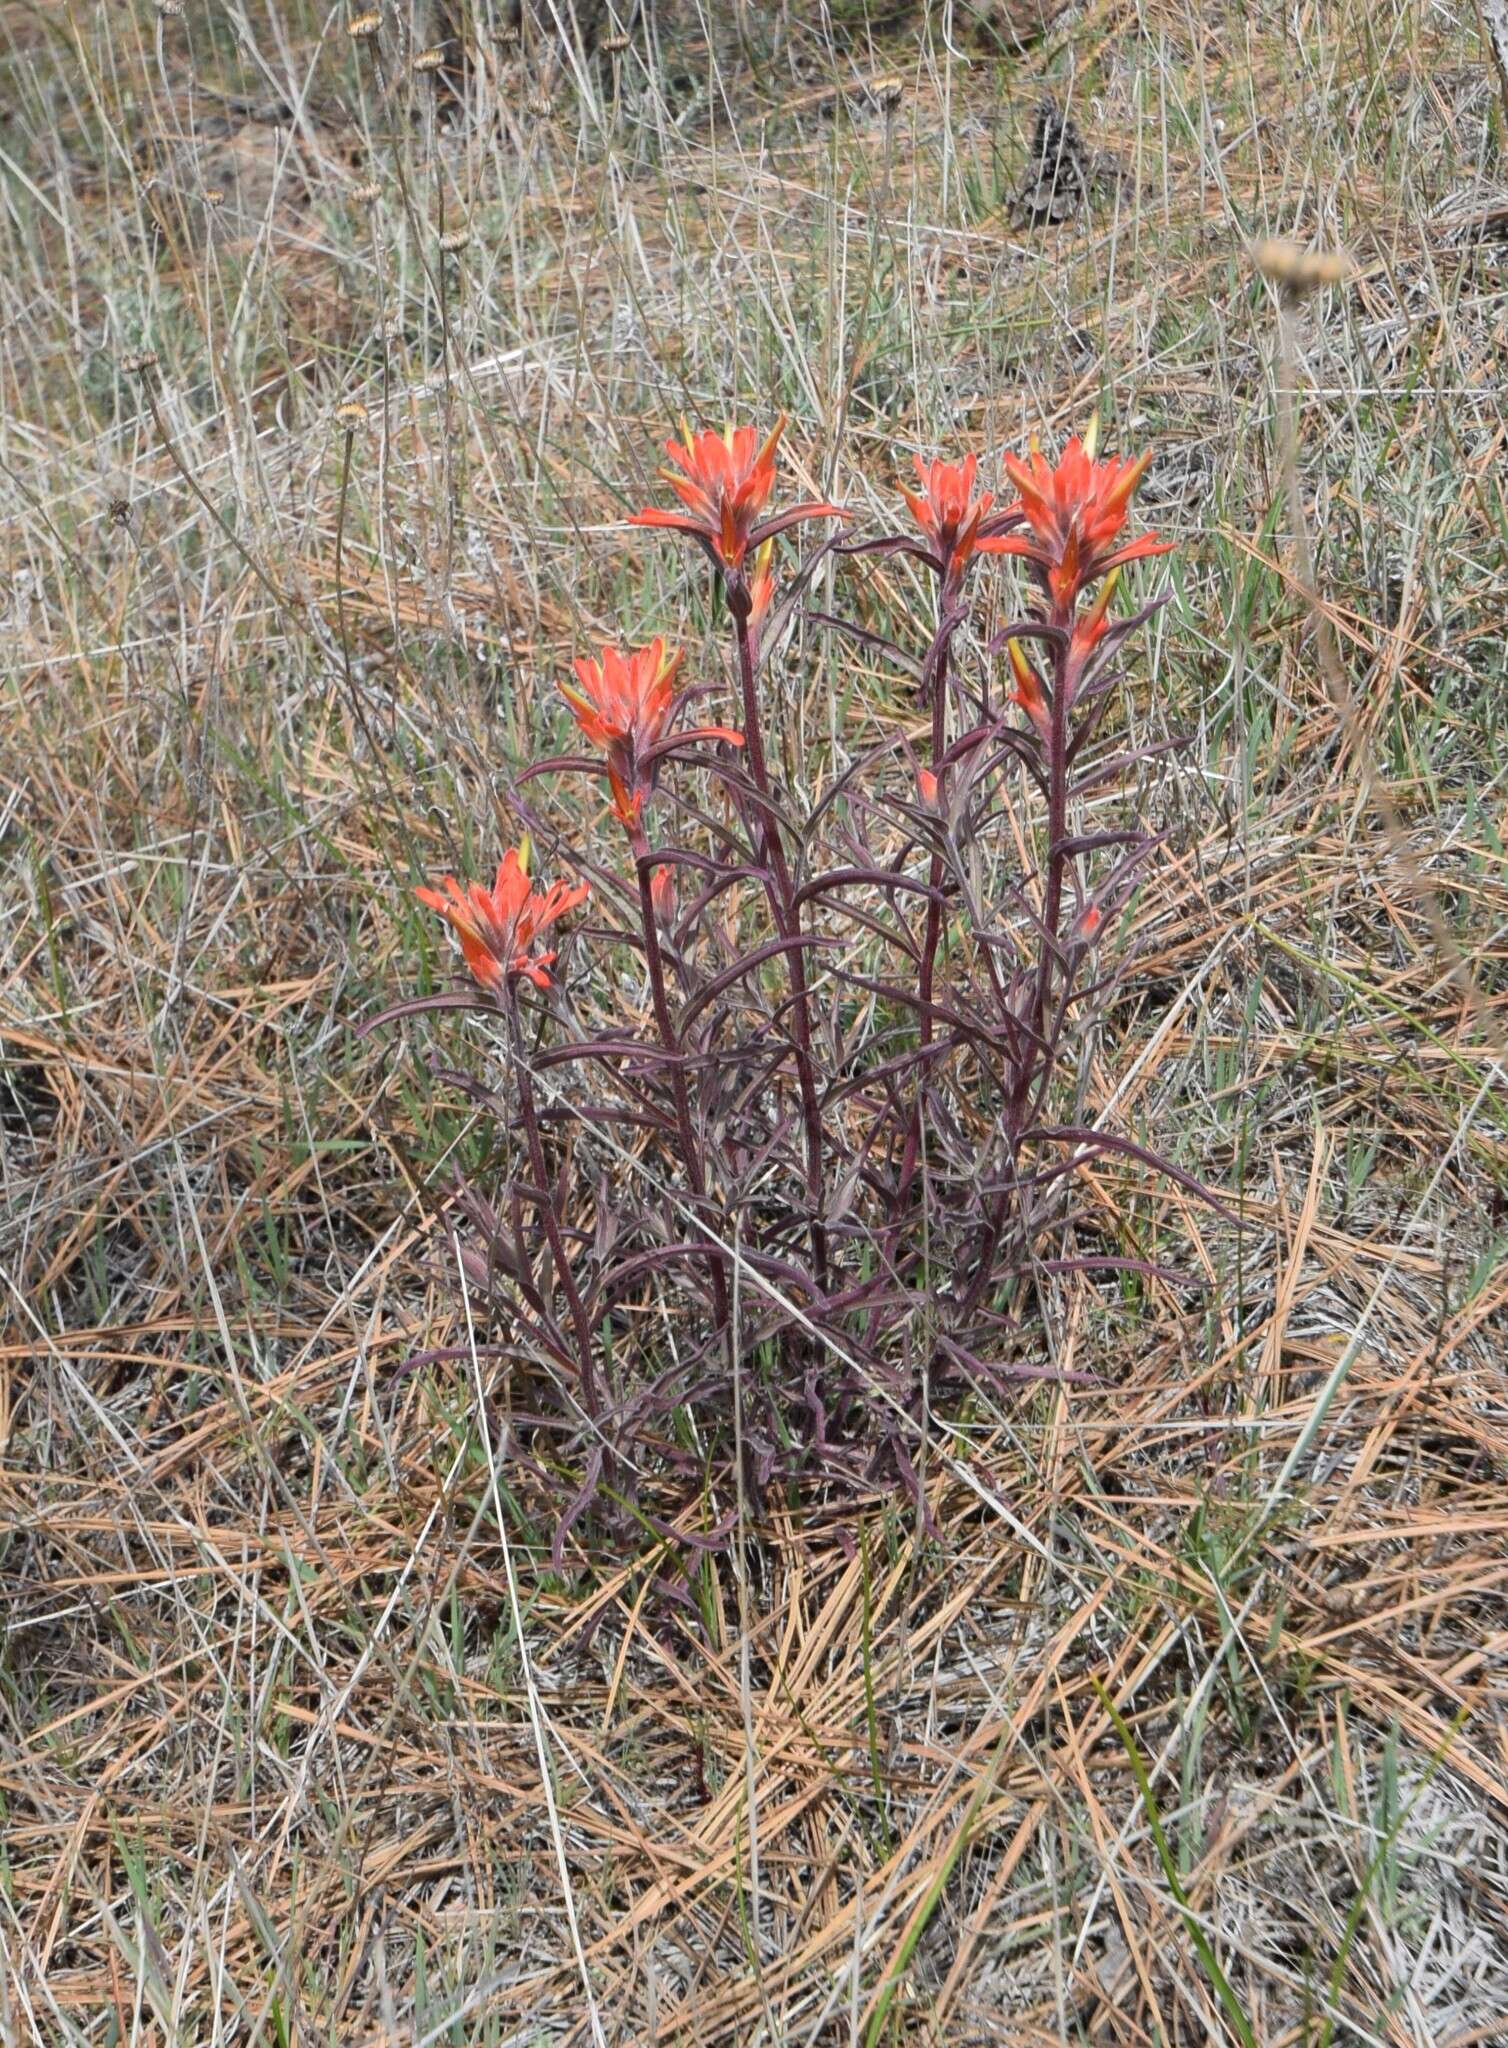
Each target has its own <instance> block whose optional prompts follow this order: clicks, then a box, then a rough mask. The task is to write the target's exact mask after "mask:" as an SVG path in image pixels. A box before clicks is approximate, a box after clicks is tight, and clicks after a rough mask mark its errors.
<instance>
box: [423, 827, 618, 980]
mask: <svg viewBox="0 0 1508 2048" xmlns="http://www.w3.org/2000/svg"><path fill="white" fill-rule="evenodd" d="M414 893H415V895H416V896H417V897H418V898H419V901H420V902H421V903H427V904H428V905H429V907H430V909H431V910H438V911H439V913H440V915H441V917H443V918H444V919H445V921H446V923H447V924H449V925H451V926H453V927H454V929H455V931H456V933H457V935H458V936H459V938H460V941H461V951H462V953H463V954H464V955H465V958H466V965H467V966H468V967H469V968H470V969H471V972H472V975H473V977H474V978H475V980H476V981H477V982H479V983H480V985H481V986H482V987H483V988H485V989H490V990H491V991H492V992H493V993H494V994H501V993H502V991H503V990H504V989H505V988H506V987H507V984H508V981H509V979H510V977H511V976H513V975H516V974H523V975H526V976H527V977H528V979H529V980H530V981H532V982H533V983H534V985H535V987H536V988H548V987H549V985H550V977H549V974H548V972H547V971H546V970H547V969H548V968H549V967H550V966H551V965H552V964H553V963H554V960H555V954H554V952H553V951H550V952H543V953H540V952H536V951H535V950H534V947H535V942H536V940H537V939H538V938H539V937H540V935H541V933H543V932H544V931H545V929H546V928H547V927H548V926H550V925H552V924H554V922H555V920H556V919H557V918H559V917H564V916H565V914H566V912H567V911H568V910H574V909H575V908H576V905H577V904H578V903H581V902H584V901H585V899H586V897H587V896H588V895H589V894H590V890H589V889H588V886H587V884H586V883H585V882H582V883H579V884H578V885H577V887H575V888H574V889H573V888H571V887H570V886H569V885H568V884H567V883H565V882H552V883H551V884H550V886H549V888H548V889H544V890H536V889H534V888H533V887H531V885H530V882H529V872H528V869H527V868H526V867H525V865H524V858H523V850H522V849H521V848H518V847H510V848H509V849H508V851H507V852H506V853H505V854H504V855H503V857H502V859H501V861H499V863H498V870H497V880H496V881H495V882H494V883H493V885H492V887H491V888H490V889H488V888H486V887H484V886H483V884H482V883H481V882H471V883H468V885H467V886H466V887H465V888H464V889H463V888H462V887H461V885H460V883H459V882H458V881H457V880H456V878H455V876H454V875H443V876H442V877H441V878H440V885H439V887H438V888H435V889H416V890H415V891H414Z"/></svg>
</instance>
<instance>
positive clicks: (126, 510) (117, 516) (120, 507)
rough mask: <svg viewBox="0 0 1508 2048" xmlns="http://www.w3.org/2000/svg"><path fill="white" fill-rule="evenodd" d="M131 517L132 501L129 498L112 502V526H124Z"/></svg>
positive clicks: (114, 499) (113, 499)
mask: <svg viewBox="0 0 1508 2048" xmlns="http://www.w3.org/2000/svg"><path fill="white" fill-rule="evenodd" d="M130 517H131V500H130V499H129V498H112V499H111V500H110V524H111V525H112V526H124V525H125V523H126V521H127V520H128V519H129V518H130Z"/></svg>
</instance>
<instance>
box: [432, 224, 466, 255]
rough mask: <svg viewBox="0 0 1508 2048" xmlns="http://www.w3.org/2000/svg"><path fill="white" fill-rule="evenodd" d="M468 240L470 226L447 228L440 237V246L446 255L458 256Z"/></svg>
mask: <svg viewBox="0 0 1508 2048" xmlns="http://www.w3.org/2000/svg"><path fill="white" fill-rule="evenodd" d="M470 240H471V230H470V228H449V229H447V231H446V232H445V233H444V234H443V235H441V237H440V248H441V250H442V252H443V253H444V254H445V255H447V256H459V255H460V253H461V251H462V250H463V249H464V248H465V247H466V244H467V243H468V242H469V241H470Z"/></svg>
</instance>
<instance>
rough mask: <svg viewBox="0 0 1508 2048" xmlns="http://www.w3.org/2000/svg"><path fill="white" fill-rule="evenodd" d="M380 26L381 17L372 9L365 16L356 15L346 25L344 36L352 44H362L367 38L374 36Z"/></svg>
mask: <svg viewBox="0 0 1508 2048" xmlns="http://www.w3.org/2000/svg"><path fill="white" fill-rule="evenodd" d="M381 26H382V16H381V14H380V13H379V12H378V11H377V9H376V8H375V7H374V8H372V9H371V10H370V12H368V13H366V14H356V15H353V16H352V17H351V19H350V20H349V21H348V22H347V23H346V34H347V35H348V36H349V37H350V38H351V40H352V42H355V43H363V42H365V41H366V40H367V38H368V37H369V36H374V35H376V33H377V31H378V29H380V28H381Z"/></svg>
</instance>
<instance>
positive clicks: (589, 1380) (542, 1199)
mask: <svg viewBox="0 0 1508 2048" xmlns="http://www.w3.org/2000/svg"><path fill="white" fill-rule="evenodd" d="M507 1008H508V1023H509V1027H510V1036H511V1038H512V1042H513V1072H514V1078H515V1079H516V1081H517V1082H518V1113H519V1119H520V1121H521V1122H522V1124H523V1127H524V1142H525V1144H526V1146H527V1147H528V1152H529V1166H530V1169H531V1171H532V1172H533V1175H534V1178H535V1181H536V1183H537V1184H538V1187H539V1205H540V1214H541V1215H542V1217H543V1218H544V1226H545V1236H546V1237H547V1238H548V1239H549V1243H550V1254H551V1256H552V1258H553V1259H554V1261H555V1270H556V1272H557V1273H558V1274H559V1275H560V1285H561V1291H562V1292H563V1293H564V1295H565V1298H566V1305H567V1307H568V1308H569V1309H570V1312H571V1322H572V1325H573V1327H574V1329H575V1332H576V1350H577V1353H578V1362H579V1366H580V1372H581V1399H582V1405H583V1406H584V1407H585V1409H586V1412H587V1414H588V1415H589V1416H590V1417H591V1419H592V1420H593V1421H594V1422H595V1421H596V1419H597V1416H598V1413H599V1412H600V1403H599V1402H598V1399H597V1375H596V1373H595V1372H594V1371H593V1369H592V1327H591V1324H590V1323H589V1322H588V1321H587V1317H586V1307H585V1304H584V1303H583V1302H582V1299H581V1294H580V1291H579V1289H578V1288H577V1286H576V1281H575V1278H574V1276H573V1274H572V1272H571V1263H570V1260H569V1259H568V1258H567V1257H566V1249H565V1239H564V1238H563V1237H562V1235H561V1230H560V1218H559V1217H558V1216H557V1215H556V1213H555V1196H554V1193H553V1192H552V1190H551V1186H550V1176H549V1172H548V1170H547V1168H546V1165H545V1148H544V1143H543V1141H542V1140H541V1138H540V1135H539V1116H538V1113H537V1111H536V1110H535V1107H534V1084H533V1082H532V1080H531V1079H530V1077H529V1065H528V1061H527V1060H526V1058H525V1057H524V1044H523V1032H522V1030H521V1029H520V1027H519V1020H518V1002H517V998H516V997H515V996H514V994H513V990H512V988H511V986H510V988H509V991H508V1003H507Z"/></svg>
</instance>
